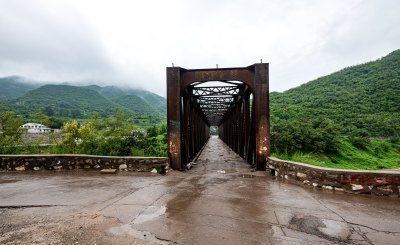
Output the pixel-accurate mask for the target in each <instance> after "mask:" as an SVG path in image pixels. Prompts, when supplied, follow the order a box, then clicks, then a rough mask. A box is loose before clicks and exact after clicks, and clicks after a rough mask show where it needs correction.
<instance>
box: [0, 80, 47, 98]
mask: <svg viewBox="0 0 400 245" xmlns="http://www.w3.org/2000/svg"><path fill="white" fill-rule="evenodd" d="M0 86H1V89H0V100H5V99H11V98H17V97H20V96H22V95H24V94H25V93H26V92H28V91H29V90H33V89H35V88H37V87H39V85H38V84H33V83H29V82H26V81H25V80H24V79H23V78H22V77H17V76H11V77H3V78H0Z"/></svg>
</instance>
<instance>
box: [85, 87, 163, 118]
mask: <svg viewBox="0 0 400 245" xmlns="http://www.w3.org/2000/svg"><path fill="white" fill-rule="evenodd" d="M83 87H84V88H88V89H92V90H94V91H97V92H98V93H99V94H101V95H103V96H104V97H106V98H107V99H115V98H118V97H121V96H125V95H135V96H138V97H140V98H142V99H143V100H144V101H145V102H147V103H148V104H149V105H150V106H151V107H153V108H154V109H156V110H157V111H158V112H159V113H160V114H161V115H162V116H163V117H166V116H167V100H166V99H165V98H164V97H162V96H159V95H157V94H154V93H152V92H149V91H146V90H142V89H121V88H119V87H115V86H106V87H100V86H97V85H89V86H83Z"/></svg>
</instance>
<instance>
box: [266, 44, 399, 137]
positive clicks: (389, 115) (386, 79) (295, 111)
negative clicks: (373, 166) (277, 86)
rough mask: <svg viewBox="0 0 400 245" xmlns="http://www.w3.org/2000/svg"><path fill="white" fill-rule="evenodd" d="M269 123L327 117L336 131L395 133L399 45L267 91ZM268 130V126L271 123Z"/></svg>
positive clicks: (384, 134)
mask: <svg viewBox="0 0 400 245" xmlns="http://www.w3.org/2000/svg"><path fill="white" fill-rule="evenodd" d="M270 101H271V120H272V125H276V124H277V123H278V122H279V121H282V120H304V119H307V118H317V117H318V118H328V119H331V120H333V122H334V123H335V124H336V125H337V126H338V127H339V130H340V132H341V134H346V135H350V134H353V133H359V134H366V135H369V136H393V135H399V134H400V50H396V51H394V52H392V53H391V54H389V55H388V56H386V57H383V58H381V59H379V60H376V61H372V62H368V63H365V64H362V65H357V66H353V67H348V68H346V69H343V70H341V71H338V72H335V73H333V74H331V75H328V76H325V77H321V78H318V79H316V80H314V81H311V82H308V83H306V84H303V85H301V86H299V87H297V88H293V89H290V90H288V91H285V92H283V93H277V92H273V93H271V95H270ZM272 130H273V128H272Z"/></svg>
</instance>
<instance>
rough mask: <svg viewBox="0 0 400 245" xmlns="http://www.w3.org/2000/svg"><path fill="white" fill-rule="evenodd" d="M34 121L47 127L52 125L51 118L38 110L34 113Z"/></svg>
mask: <svg viewBox="0 0 400 245" xmlns="http://www.w3.org/2000/svg"><path fill="white" fill-rule="evenodd" d="M33 120H34V121H35V123H40V124H43V125H46V126H48V125H50V118H49V117H48V116H47V115H46V114H44V112H43V111H41V110H36V111H35V112H34V113H33Z"/></svg>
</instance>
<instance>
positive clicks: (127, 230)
mask: <svg viewBox="0 0 400 245" xmlns="http://www.w3.org/2000/svg"><path fill="white" fill-rule="evenodd" d="M109 232H111V233H112V234H113V235H124V234H128V235H130V236H132V237H134V238H138V239H141V240H143V241H145V242H146V244H171V243H169V242H167V241H163V240H160V239H158V238H157V237H156V236H155V235H154V234H152V233H150V232H147V231H139V230H135V229H133V228H132V226H131V225H130V224H125V225H121V226H115V227H111V228H110V229H109ZM135 244H136V243H135Z"/></svg>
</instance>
